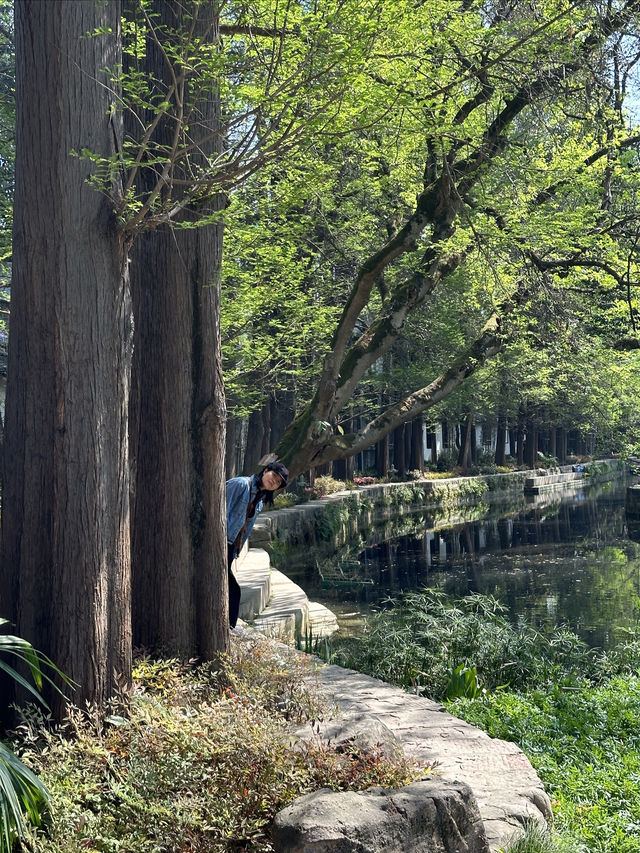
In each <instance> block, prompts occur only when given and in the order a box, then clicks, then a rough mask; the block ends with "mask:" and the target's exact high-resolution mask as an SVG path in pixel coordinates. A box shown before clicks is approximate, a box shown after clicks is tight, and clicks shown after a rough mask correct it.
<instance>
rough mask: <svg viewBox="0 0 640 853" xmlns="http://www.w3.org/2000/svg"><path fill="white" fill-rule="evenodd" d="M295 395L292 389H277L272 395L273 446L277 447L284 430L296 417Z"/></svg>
mask: <svg viewBox="0 0 640 853" xmlns="http://www.w3.org/2000/svg"><path fill="white" fill-rule="evenodd" d="M295 408H296V407H295V396H294V394H293V392H292V391H275V392H274V393H273V394H272V395H271V417H270V423H271V446H272V447H277V445H278V443H279V442H280V439H281V438H282V436H283V434H284V431H285V430H286V428H287V427H288V426H289V424H290V423H291V421H292V420H293V419H294V417H295Z"/></svg>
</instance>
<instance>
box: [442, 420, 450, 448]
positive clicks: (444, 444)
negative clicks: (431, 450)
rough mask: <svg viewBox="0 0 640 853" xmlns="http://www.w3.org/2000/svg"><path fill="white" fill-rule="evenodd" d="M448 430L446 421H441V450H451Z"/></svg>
mask: <svg viewBox="0 0 640 853" xmlns="http://www.w3.org/2000/svg"><path fill="white" fill-rule="evenodd" d="M449 434H450V429H449V423H448V421H442V449H443V450H451V439H450V435H449Z"/></svg>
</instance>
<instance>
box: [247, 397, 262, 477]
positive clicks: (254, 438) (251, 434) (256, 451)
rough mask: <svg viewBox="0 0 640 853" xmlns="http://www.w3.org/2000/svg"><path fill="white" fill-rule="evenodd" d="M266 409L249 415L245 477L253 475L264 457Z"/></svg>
mask: <svg viewBox="0 0 640 853" xmlns="http://www.w3.org/2000/svg"><path fill="white" fill-rule="evenodd" d="M264 432H265V424H264V407H263V406H261V407H260V408H259V409H255V410H254V411H253V412H251V414H250V415H249V426H248V428H247V446H246V449H245V452H244V462H243V464H242V473H243V474H244V475H245V476H247V477H248V476H249V475H250V474H253V472H254V471H255V470H256V468H257V467H258V462H259V461H260V459H261V457H262V456H263V453H262V445H263V441H264Z"/></svg>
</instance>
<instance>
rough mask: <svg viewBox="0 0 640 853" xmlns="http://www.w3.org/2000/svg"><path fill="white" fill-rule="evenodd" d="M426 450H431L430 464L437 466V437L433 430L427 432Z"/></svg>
mask: <svg viewBox="0 0 640 853" xmlns="http://www.w3.org/2000/svg"><path fill="white" fill-rule="evenodd" d="M427 448H428V449H430V450H431V464H432V465H437V464H438V435H437V433H436V431H435V430H429V431H428V432H427Z"/></svg>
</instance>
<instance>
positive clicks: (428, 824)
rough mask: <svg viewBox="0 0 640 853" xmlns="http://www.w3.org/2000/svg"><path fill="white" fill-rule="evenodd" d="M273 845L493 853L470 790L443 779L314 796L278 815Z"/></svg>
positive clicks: (359, 852)
mask: <svg viewBox="0 0 640 853" xmlns="http://www.w3.org/2000/svg"><path fill="white" fill-rule="evenodd" d="M272 840H273V844H274V848H275V850H276V851H277V853H409V851H410V853H489V847H488V844H487V839H486V837H485V832H484V827H483V824H482V820H481V819H480V814H479V812H478V807H477V805H476V802H475V800H474V797H473V794H472V792H471V790H470V789H469V787H468V786H467V785H464V784H461V783H460V782H445V781H444V780H442V779H428V780H423V781H419V782H414V783H412V784H411V785H407V786H406V787H404V788H395V789H393V790H385V789H382V788H370V789H369V790H368V791H362V792H359V793H358V792H355V791H343V792H340V793H335V792H333V791H330V790H328V789H324V790H322V791H315V792H314V793H312V794H307V795H306V796H304V797H300V798H299V799H297V800H296V801H295V802H294V803H292V804H291V805H290V806H288V807H287V808H285V809H283V810H282V811H281V812H280V813H279V814H278V815H277V816H276V819H275V822H274V825H273V828H272Z"/></svg>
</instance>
